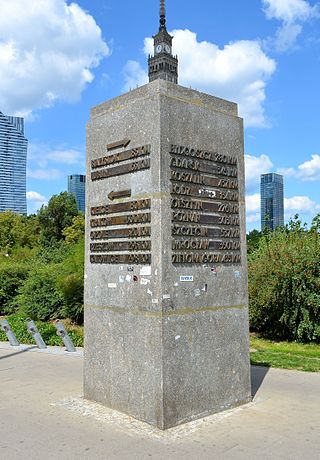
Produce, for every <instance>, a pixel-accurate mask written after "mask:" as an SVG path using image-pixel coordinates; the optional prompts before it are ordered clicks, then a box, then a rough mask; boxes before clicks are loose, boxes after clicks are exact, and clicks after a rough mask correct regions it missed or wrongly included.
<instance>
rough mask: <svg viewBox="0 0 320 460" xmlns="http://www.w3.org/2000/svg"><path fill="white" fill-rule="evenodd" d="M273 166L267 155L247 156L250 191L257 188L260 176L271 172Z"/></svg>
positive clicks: (247, 182)
mask: <svg viewBox="0 0 320 460" xmlns="http://www.w3.org/2000/svg"><path fill="white" fill-rule="evenodd" d="M272 167H273V164H272V161H271V160H270V158H269V157H268V156H267V155H260V156H259V157H256V156H254V155H245V169H246V188H247V190H248V191H250V190H252V189H254V188H257V187H258V185H259V183H260V175H261V174H265V173H268V172H270V170H271V169H272Z"/></svg>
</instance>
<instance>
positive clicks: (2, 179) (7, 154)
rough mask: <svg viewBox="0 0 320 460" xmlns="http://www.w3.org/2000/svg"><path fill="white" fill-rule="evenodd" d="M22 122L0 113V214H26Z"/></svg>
mask: <svg viewBox="0 0 320 460" xmlns="http://www.w3.org/2000/svg"><path fill="white" fill-rule="evenodd" d="M27 150H28V141H27V139H26V138H25V137H24V120H23V118H19V117H8V116H6V115H4V114H3V113H2V112H0V212H3V211H6V210H9V209H10V210H12V211H14V212H17V213H19V214H27V199H26V168H27Z"/></svg>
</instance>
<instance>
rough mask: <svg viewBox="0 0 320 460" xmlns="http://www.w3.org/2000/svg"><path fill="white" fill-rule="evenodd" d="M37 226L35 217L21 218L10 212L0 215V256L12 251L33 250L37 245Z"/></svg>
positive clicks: (38, 231)
mask: <svg viewBox="0 0 320 460" xmlns="http://www.w3.org/2000/svg"><path fill="white" fill-rule="evenodd" d="M39 233H40V229H39V224H38V219H37V218H36V217H35V216H29V217H27V216H21V215H20V214H16V213H14V212H12V211H5V212H2V213H0V254H10V253H11V252H12V251H13V250H14V249H16V248H20V247H24V248H34V247H35V246H37V244H38V243H39Z"/></svg>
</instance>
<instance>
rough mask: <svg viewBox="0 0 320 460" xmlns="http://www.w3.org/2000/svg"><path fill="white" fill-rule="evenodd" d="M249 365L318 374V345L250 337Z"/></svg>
mask: <svg viewBox="0 0 320 460" xmlns="http://www.w3.org/2000/svg"><path fill="white" fill-rule="evenodd" d="M250 345H251V350H252V351H251V364H254V365H255V366H267V367H278V368H281V369H295V370H299V371H306V372H320V345H317V344H302V343H296V342H272V341H270V340H265V339H261V338H259V337H257V336H251V338H250Z"/></svg>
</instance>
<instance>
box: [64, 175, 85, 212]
mask: <svg viewBox="0 0 320 460" xmlns="http://www.w3.org/2000/svg"><path fill="white" fill-rule="evenodd" d="M68 192H69V193H72V195H74V197H75V199H76V202H77V206H78V210H79V211H82V212H85V209H86V176H84V175H83V174H73V175H72V176H68Z"/></svg>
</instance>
